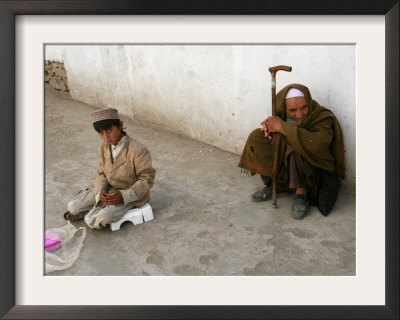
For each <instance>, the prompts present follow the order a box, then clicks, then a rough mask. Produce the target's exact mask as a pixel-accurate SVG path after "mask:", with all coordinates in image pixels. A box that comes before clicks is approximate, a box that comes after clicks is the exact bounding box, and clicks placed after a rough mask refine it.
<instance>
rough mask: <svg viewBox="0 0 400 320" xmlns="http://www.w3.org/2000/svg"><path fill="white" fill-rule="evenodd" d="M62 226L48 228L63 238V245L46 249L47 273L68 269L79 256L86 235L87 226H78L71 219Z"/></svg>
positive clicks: (50, 231)
mask: <svg viewBox="0 0 400 320" xmlns="http://www.w3.org/2000/svg"><path fill="white" fill-rule="evenodd" d="M67 222H68V223H67V224H66V225H65V226H63V227H60V228H51V229H48V230H46V232H49V233H55V234H56V235H58V236H59V237H60V238H61V243H62V244H61V246H60V247H59V248H58V249H56V250H54V251H51V252H48V251H46V250H45V273H50V272H53V271H56V270H63V269H67V268H69V267H70V266H72V264H73V263H74V261H75V260H76V259H77V258H78V256H79V252H80V251H81V248H82V246H83V240H84V239H85V237H86V228H85V227H80V228H76V227H75V226H73V225H72V224H71V222H70V221H67Z"/></svg>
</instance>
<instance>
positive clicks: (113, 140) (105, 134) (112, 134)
mask: <svg viewBox="0 0 400 320" xmlns="http://www.w3.org/2000/svg"><path fill="white" fill-rule="evenodd" d="M121 130H122V121H121V122H120V126H119V127H117V126H111V127H110V128H108V129H107V130H101V132H99V135H100V137H101V138H102V139H103V140H104V142H107V143H108V144H110V145H113V146H115V145H117V143H118V142H119V140H121V138H122V136H123V134H122V133H121Z"/></svg>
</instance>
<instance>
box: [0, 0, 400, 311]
mask: <svg viewBox="0 0 400 320" xmlns="http://www.w3.org/2000/svg"><path fill="white" fill-rule="evenodd" d="M37 14H42V15H59V14H63V15H65V14H67V15H81V14H89V15H91V14H100V15H109V14H113V15H118V14H139V15H148V14H152V15H165V14H178V15H181V14H182V15H194V14H196V15H199V14H201V15H216V14H223V15H227V14H231V15H243V14H246V15H254V14H257V15H266V14H268V15H276V14H280V15H302V14H308V15H384V16H385V72H386V79H385V80H386V83H385V95H386V101H385V112H386V117H385V121H386V124H385V135H386V141H385V145H386V153H385V159H386V160H385V165H386V170H385V179H386V180H385V181H386V196H385V210H386V212H385V218H386V220H385V228H386V229H385V230H386V235H385V240H386V255H385V256H386V261H385V268H386V269H385V272H386V273H385V276H386V280H385V292H386V294H385V299H386V303H385V305H384V306H373V305H368V306H286V305H285V306H239V305H237V306H222V305H220V306H180V305H175V306H162V305H158V306H64V305H58V306H45V305H43V306H28V305H15V294H16V289H15V275H16V272H15V267H16V264H15V234H16V233H15V228H16V225H15V200H16V194H15V186H16V182H15V178H16V172H15V168H16V166H15V161H16V158H15V150H16V140H15V132H16V130H18V124H16V123H15V119H16V114H15V113H16V110H15V53H16V52H15V16H16V15H37ZM0 40H1V42H0V43H1V45H0V119H1V122H2V133H3V139H0V148H1V150H3V151H2V152H1V156H0V177H2V186H1V192H0V217H1V223H0V252H1V263H0V316H1V317H2V318H4V319H399V248H398V245H399V200H398V199H399V194H400V193H399V88H400V86H399V1H398V0H252V1H249V0H166V1H165V0H131V1H128V0H114V1H108V0H107V1H104V0H85V1H74V0H70V1H36V0H31V1H1V2H0ZM372 67H373V66H371V72H373V69H372ZM383 172H384V169H383V168H372V170H371V176H372V175H374V174H383ZM371 187H379V186H374V185H373V183H372V182H371ZM238 290H239V288H238Z"/></svg>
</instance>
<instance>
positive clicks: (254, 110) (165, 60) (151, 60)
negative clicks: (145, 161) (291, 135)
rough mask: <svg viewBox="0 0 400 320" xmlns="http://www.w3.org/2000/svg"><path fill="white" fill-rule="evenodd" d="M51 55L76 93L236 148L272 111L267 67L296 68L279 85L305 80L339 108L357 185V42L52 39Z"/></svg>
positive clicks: (351, 178)
mask: <svg viewBox="0 0 400 320" xmlns="http://www.w3.org/2000/svg"><path fill="white" fill-rule="evenodd" d="M45 55H46V57H45V58H46V59H49V60H58V61H63V62H64V65H65V69H66V70H67V76H68V83H69V87H70V93H71V97H72V98H73V99H76V100H80V101H83V102H86V103H87V104H90V105H93V106H98V107H99V108H100V107H114V108H117V109H118V110H119V111H120V113H121V115H125V116H129V117H132V118H135V119H138V120H141V121H147V122H151V123H153V124H156V125H160V126H162V127H164V128H166V129H169V130H171V131H175V132H178V133H181V134H183V135H186V136H189V137H191V138H194V139H197V140H200V141H203V142H206V143H210V144H212V145H215V146H217V147H220V148H222V149H224V150H228V151H232V152H235V153H238V154H239V153H241V151H242V148H243V146H244V143H245V141H246V139H247V136H248V134H249V132H250V131H251V130H253V129H254V128H256V127H259V124H260V122H261V121H262V120H263V119H264V118H266V116H267V115H270V114H271V80H270V73H269V72H268V67H271V66H275V65H280V64H284V65H289V66H292V68H293V70H292V72H290V73H289V72H283V71H280V72H278V73H277V91H279V90H280V89H281V88H283V87H284V86H286V85H288V84H290V83H301V84H304V85H306V86H307V87H308V88H309V89H310V91H311V94H312V96H313V98H314V99H315V100H316V101H318V102H319V103H320V104H321V105H322V106H325V107H326V108H328V109H331V110H332V111H333V112H334V113H335V115H336V116H337V118H338V119H339V121H340V123H341V126H342V129H343V132H344V137H345V150H346V154H345V155H346V165H347V168H348V171H347V177H346V179H345V181H344V184H345V185H346V186H347V187H348V189H349V190H350V191H354V190H355V175H356V168H355V160H356V159H355V157H356V154H355V149H356V148H355V147H356V145H355V143H356V89H355V88H356V48H355V45H66V46H53V45H46V50H45Z"/></svg>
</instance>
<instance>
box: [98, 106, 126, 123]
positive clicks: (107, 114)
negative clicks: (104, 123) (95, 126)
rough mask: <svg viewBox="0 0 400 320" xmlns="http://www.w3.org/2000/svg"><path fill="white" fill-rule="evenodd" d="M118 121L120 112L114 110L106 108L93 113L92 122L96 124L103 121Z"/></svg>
mask: <svg viewBox="0 0 400 320" xmlns="http://www.w3.org/2000/svg"><path fill="white" fill-rule="evenodd" d="M109 119H118V120H119V116H118V110H117V109H114V108H104V109H100V110H96V111H95V112H93V113H92V122H93V123H95V122H97V121H101V120H109Z"/></svg>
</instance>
